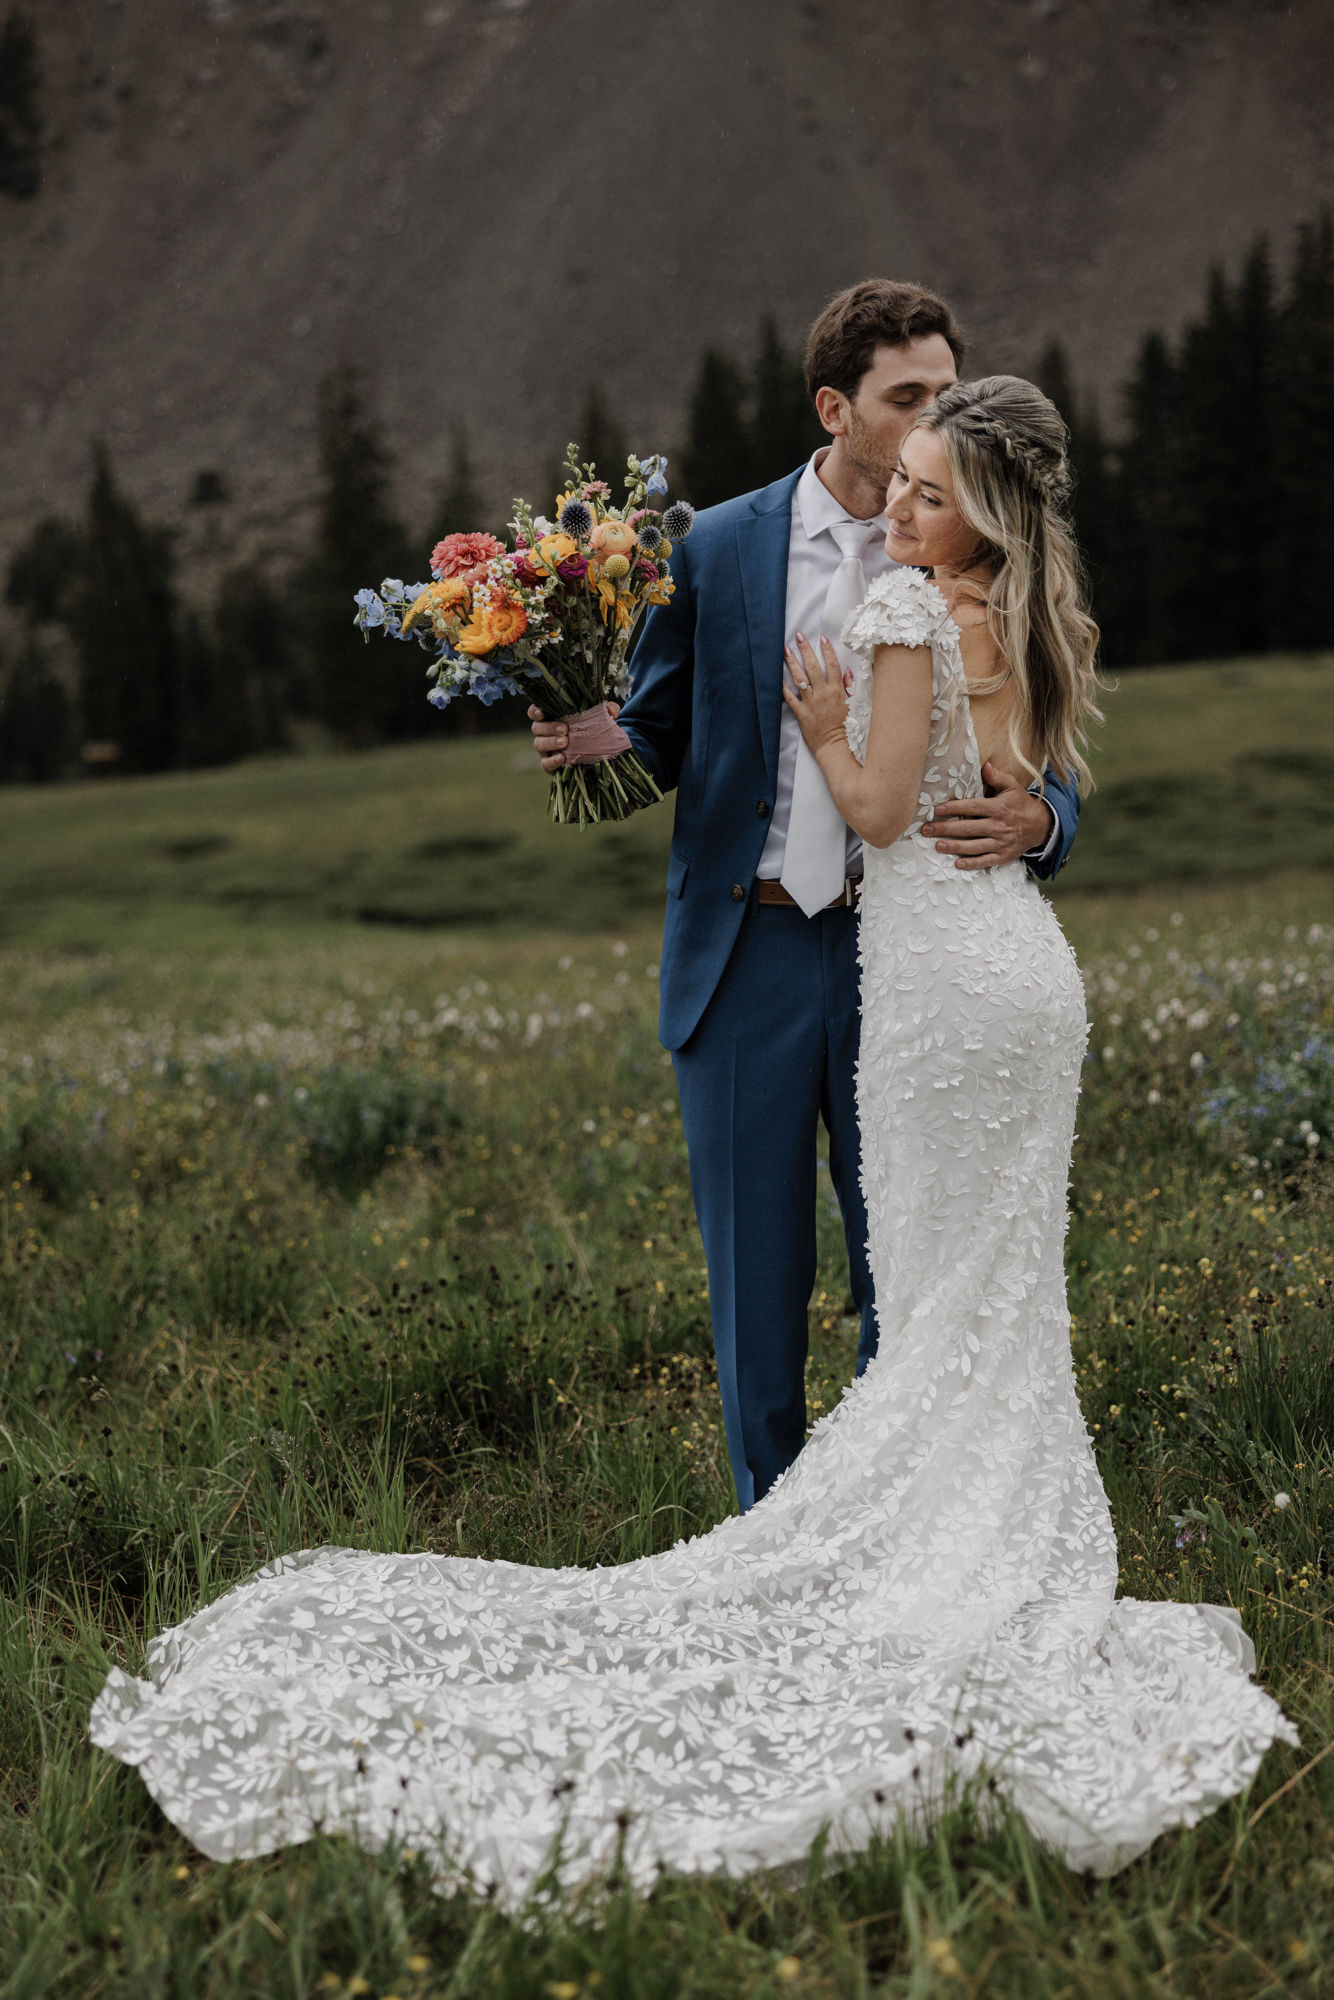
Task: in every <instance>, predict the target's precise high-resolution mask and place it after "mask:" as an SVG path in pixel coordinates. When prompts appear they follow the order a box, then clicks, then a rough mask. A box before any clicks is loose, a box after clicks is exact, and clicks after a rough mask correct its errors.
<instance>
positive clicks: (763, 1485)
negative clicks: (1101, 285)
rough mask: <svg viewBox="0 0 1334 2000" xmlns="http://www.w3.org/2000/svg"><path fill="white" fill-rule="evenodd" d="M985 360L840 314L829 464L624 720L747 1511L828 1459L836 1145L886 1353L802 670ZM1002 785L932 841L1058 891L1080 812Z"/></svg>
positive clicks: (701, 528)
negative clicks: (820, 1377) (789, 1476)
mask: <svg viewBox="0 0 1334 2000" xmlns="http://www.w3.org/2000/svg"><path fill="white" fill-rule="evenodd" d="M963 353H964V342H963V335H962V334H961V332H960V330H959V327H958V325H957V323H956V321H955V319H954V315H953V313H952V312H951V311H950V308H949V307H948V306H947V305H946V304H945V302H944V300H943V299H939V298H936V297H935V296H934V295H933V294H932V293H930V292H927V291H923V290H922V288H921V287H920V286H918V285H911V284H898V283H893V282H891V281H889V280H887V279H869V280H867V281H866V282H865V283H863V284H859V285H854V286H852V287H851V288H850V289H849V290H847V291H845V292H841V293H839V295H838V296H837V297H836V298H834V299H832V300H831V301H830V303H829V304H828V305H827V306H826V307H825V309H824V311H823V312H822V313H821V314H820V317H819V318H818V319H817V320H816V322H815V324H814V326H813V327H812V328H811V332H810V337H809V340H808V342H807V346H806V382H807V387H808V389H809V390H810V393H811V395H812V397H813V398H814V401H815V408H816V411H817V413H818V415H819V418H820V422H821V424H822V425H823V426H824V429H825V430H826V431H827V432H828V433H829V436H830V439H831V443H830V444H829V445H827V446H825V447H823V448H822V449H821V450H820V451H817V452H816V454H815V456H814V458H812V460H811V461H810V463H809V464H808V465H805V466H801V467H799V468H798V469H797V470H796V471H795V472H792V473H790V474H789V475H788V476H787V477H786V478H785V479H779V480H776V481H775V483H774V484H773V485H772V486H766V487H764V488H763V489H762V490H761V491H760V492H758V493H748V494H745V495H744V496H743V497H742V498H741V499H739V500H729V501H727V502H725V503H724V504H723V505H722V506H719V507H711V508H708V509H707V510H706V511H705V512H703V513H701V514H700V515H699V516H698V518H697V520H696V523H695V528H694V532H693V533H692V535H691V537H690V539H689V541H687V542H682V543H681V544H679V545H678V547H677V548H676V550H675V551H674V553H673V555H672V558H671V567H672V576H673V579H674V581H675V585H676V591H675V595H674V596H673V598H672V599H671V602H670V603H669V604H667V605H664V606H662V607H661V608H660V609H658V610H655V611H653V612H651V613H650V615H649V617H648V620H647V621H646V624H645V627H644V632H643V637H642V640H641V643H640V645H639V647H638V649H637V650H636V653H635V656H634V662H633V676H632V678H633V685H632V692H631V694H630V698H629V700H628V701H627V703H626V705H625V707H624V709H623V710H622V711H621V714H620V717H619V721H620V724H621V727H622V728H623V730H624V732H625V737H626V744H627V747H628V746H633V748H634V749H635V750H636V751H637V752H638V754H639V756H640V757H641V758H642V759H643V762H644V763H645V764H646V765H647V767H648V769H649V770H650V771H651V772H652V773H653V776H654V778H655V779H656V781H657V783H658V784H659V786H660V787H661V788H662V790H663V791H664V792H666V791H669V790H670V789H671V788H672V787H673V786H675V788H676V792H677V801H676V823H675V829H674V832H673V836H672V847H671V859H670V862H669V864H668V869H667V920H666V928H665V933H664V937H663V946H662V975H661V978H662V985H661V1019H660V1034H661V1039H662V1042H663V1044H664V1046H665V1047H666V1048H668V1049H670V1050H671V1052H672V1060H673V1063H674V1065H675V1068H676V1076H677V1084H678V1088H679V1090H680V1094H681V1113H682V1119H683V1122H684V1126H685V1136H686V1145H687V1148H688V1150H689V1154H690V1183H691V1190H692V1192H693V1194H694V1199H695V1210H696V1214H697V1215H698V1217H699V1226H700V1234H701V1236H702V1237H703V1239H704V1254H705V1257H706V1259H707V1262H708V1268H709V1299H710V1304H711V1308H712V1314H713V1335H714V1344H715V1347H716V1350H717V1356H718V1381H719V1387H720V1390H721V1393H722V1404H723V1415H724V1418H725V1421H726V1426H727V1444H728V1450H729V1452H730V1454H731V1459H732V1470H733V1473H734V1475H735V1477H736V1487H737V1496H738V1499H739V1500H740V1503H741V1507H742V1510H743V1511H744V1510H745V1509H746V1508H748V1507H750V1506H751V1505H753V1503H754V1502H755V1501H756V1500H758V1499H759V1498H760V1497H761V1496H762V1495H763V1494H764V1493H766V1492H767V1491H768V1489H769V1487H770V1486H772V1484H773V1482H774V1480H775V1479H777V1478H778V1476H779V1474H780V1473H781V1472H783V1471H784V1470H785V1469H786V1468H787V1467H788V1466H789V1465H790V1464H791V1463H792V1461H793V1459H794V1458H795V1457H796V1456H797V1453H798V1452H799V1451H800V1450H801V1447H802V1444H803V1443H804V1441H805V1436H806V1394H805V1363H806V1348H807V1315H808V1311H809V1303H810V1295H811V1290H812V1287H813V1285H814V1282H815V1267H816V1236H815V1212H816V1135H817V1128H818V1124H819V1122H820V1121H821V1120H823V1122H824V1125H825V1128H826V1130H827V1132H828V1134H829V1168H830V1174H831V1176H832V1179H833V1183H834V1190H835V1193H836V1194H837V1196H838V1202H839V1207H840V1210H841V1212H842V1217H843V1227H844V1232H845V1235H846V1238H847V1248H848V1267H849V1277H850V1281H851V1289H852V1296H853V1299H854V1301H855V1303H856V1306H857V1308H858V1310H859V1312H860V1314H861V1342H860V1346H859V1349H858V1357H857V1372H858V1374H860V1373H861V1371H862V1369H863V1368H864V1367H865V1366H866V1364H867V1362H868V1361H869V1360H870V1358H871V1356H872V1355H873V1354H874V1352H875V1345H876V1322H875V1302H874V1299H873V1296H872V1288H871V1274H870V1271H869V1269H868V1267H867V1262H866V1237H867V1227H866V1212H865V1208H864V1205H863V1202H862V1195H861V1187H860V1184H859V1178H858V1162H859V1143H860V1142H859V1136H858V1129H857V1108H856V1095H855V1065H856V1060H857V1045H858V1033H859V1006H858V997H859V974H858V965H857V913H856V906H857V899H858V896H859V893H860V888H861V872H862V857H861V844H860V842H859V841H858V839H857V837H856V835H855V834H854V833H853V832H852V830H851V828H849V827H848V826H847V825H846V824H845V823H844V821H843V820H842V819H841V818H840V817H839V814H838V812H837V810H836V808H835V806H834V803H833V800H832V799H831V798H830V795H829V791H828V787H827V786H826V784H825V781H824V778H823V777H822V775H821V773H820V769H819V766H818V764H817V763H816V762H815V759H814V758H813V757H812V756H811V753H810V752H809V750H807V748H806V746H805V744H804V742H803V741H802V738H801V732H800V730H799V729H798V727H797V725H796V722H795V721H794V719H793V717H792V715H791V713H790V711H789V710H788V709H787V708H786V707H785V706H784V703H783V701H782V698H781V695H780V692H779V690H780V684H781V680H782V672H783V647H784V644H785V643H788V642H791V641H792V640H793V638H794V637H795V635H796V634H797V633H798V632H802V633H805V634H806V636H807V637H808V638H810V639H812V640H818V638H819V637H820V635H821V634H822V633H825V634H827V635H828V636H829V637H830V638H831V639H832V640H835V641H837V640H838V638H839V635H840V632H841V628H842V624H843V620H844V618H845V617H846V615H847V613H848V612H849V611H850V610H851V609H852V608H853V607H854V606H855V605H857V604H859V603H860V602H861V600H862V598H863V597H864V595H865V593H866V587H867V585H868V584H869V583H870V582H871V581H872V580H873V579H874V578H875V577H877V576H880V575H882V574H884V572H885V571H886V570H888V569H891V568H893V567H894V565H893V564H891V562H890V561H889V558H888V557H887V556H886V554H885V550H884V538H885V530H886V525H887V524H886V521H885V516H884V508H885V493H886V488H887V486H888V484H889V478H890V474H891V472H892V470H893V467H894V463H895V460H896V458H897V456H898V450H899V444H900V442H901V440H902V438H903V435H904V433H905V432H906V430H907V429H908V427H909V425H910V424H911V423H912V421H913V419H914V418H915V417H916V416H917V414H918V412H919V411H920V410H921V409H922V408H923V407H924V406H925V405H926V404H927V403H929V402H930V401H931V400H932V398H933V397H934V396H936V395H937V394H938V393H939V392H940V390H942V389H943V388H945V387H946V386H947V385H948V384H949V383H951V382H953V381H954V380H955V379H956V371H957V369H958V367H959V364H960V363H961V362H962V360H963ZM529 714H530V716H531V717H532V718H533V735H534V738H535V739H536V748H537V750H538V753H539V755H540V756H541V759H542V766H543V769H544V770H547V771H552V770H556V769H558V768H559V767H560V765H561V763H562V761H563V756H562V753H563V751H564V749H565V747H566V742H567V731H566V725H565V723H563V722H549V721H546V720H545V719H544V718H543V717H542V715H541V711H540V710H538V709H535V708H534V709H530V710H529ZM983 775H984V777H985V779H986V781H987V784H988V786H989V788H990V789H991V791H992V793H993V796H991V797H989V798H986V799H964V800H958V801H956V802H954V804H953V805H951V806H950V807H949V809H948V811H942V812H938V814H937V817H936V819H935V820H934V821H933V822H931V823H930V824H928V825H926V826H924V827H923V828H922V837H923V838H925V839H931V840H934V841H935V843H936V846H937V849H938V851H939V852H941V853H943V854H952V855H955V856H956V857H957V859H956V861H955V866H956V867H959V868H994V867H997V866H998V865H999V864H1000V863H1002V862H1006V861H1015V860H1019V859H1023V860H1025V861H1027V862H1028V864H1029V865H1030V867H1032V869H1033V870H1034V872H1035V873H1036V874H1038V875H1040V876H1043V877H1049V876H1052V875H1054V874H1055V873H1056V871H1057V870H1058V869H1059V868H1060V867H1061V866H1062V864H1063V863H1064V861H1065V859H1066V856H1067V855H1068V853H1069V851H1070V845H1071V842H1072V841H1073V839H1074V834H1075V826H1076V823H1077V820H1078V816H1079V800H1078V796H1077V794H1076V793H1075V792H1074V791H1073V789H1072V788H1070V787H1067V786H1065V785H1062V784H1060V783H1059V782H1058V781H1057V780H1056V779H1055V778H1054V777H1053V775H1052V774H1051V773H1050V772H1048V774H1047V796H1046V799H1045V800H1044V799H1042V798H1038V797H1037V796H1036V795H1034V794H1033V793H1031V792H1029V791H1027V790H1026V789H1025V788H1024V786H1023V785H1022V784H1021V782H1020V781H1019V779H1018V778H1016V777H1015V776H1013V774H1011V773H1009V772H1005V771H999V770H996V769H994V768H993V767H992V766H990V765H987V766H985V767H984V772H983Z"/></svg>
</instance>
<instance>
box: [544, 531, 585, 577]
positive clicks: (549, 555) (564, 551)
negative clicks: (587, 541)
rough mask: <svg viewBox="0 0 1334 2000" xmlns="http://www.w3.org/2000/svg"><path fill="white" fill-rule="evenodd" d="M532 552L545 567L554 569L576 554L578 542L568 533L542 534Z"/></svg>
mask: <svg viewBox="0 0 1334 2000" xmlns="http://www.w3.org/2000/svg"><path fill="white" fill-rule="evenodd" d="M533 553H534V555H535V556H536V557H537V559H538V561H539V562H540V563H542V564H543V566H544V567H545V568H546V569H548V570H554V569H558V568H559V567H560V565H561V564H562V563H563V562H568V560H569V558H570V557H571V556H577V555H578V553H579V544H578V543H577V542H574V541H571V539H570V537H569V536H568V535H543V537H542V539H541V541H540V542H539V543H538V545H537V547H536V549H535V550H534V551H533Z"/></svg>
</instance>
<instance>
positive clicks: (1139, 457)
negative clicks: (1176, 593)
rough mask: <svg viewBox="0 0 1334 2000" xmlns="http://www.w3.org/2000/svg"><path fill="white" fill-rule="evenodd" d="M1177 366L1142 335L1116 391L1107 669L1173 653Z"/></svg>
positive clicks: (1154, 338) (1164, 348)
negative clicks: (1120, 424) (1118, 417)
mask: <svg viewBox="0 0 1334 2000" xmlns="http://www.w3.org/2000/svg"><path fill="white" fill-rule="evenodd" d="M1177 384H1178V377H1177V369H1176V365H1175V363H1174V361H1173V359H1172V355H1171V351H1170V349H1169V348H1168V345H1167V342H1166V341H1165V340H1164V339H1163V336H1162V335H1161V334H1160V333H1149V334H1146V335H1145V337H1144V339H1143V341H1142V342H1141V343H1140V350H1139V359H1138V361H1137V363H1136V366H1135V370H1134V372H1133V374H1132V375H1131V377H1130V380H1129V381H1128V382H1127V383H1126V385H1125V388H1124V390H1123V392H1122V396H1123V403H1124V411H1125V435H1124V438H1123V441H1122V444H1121V448H1120V450H1119V452H1118V453H1117V456H1116V463H1115V469H1114V472H1113V475H1112V479H1111V482H1110V485H1111V511H1112V513H1113V514H1114V516H1115V520H1116V524H1117V532H1116V539H1115V541H1114V543H1113V544H1112V546H1111V548H1110V550H1109V563H1108V568H1109V575H1108V583H1109V585H1110V586H1111V592H1110V594H1111V603H1110V604H1109V606H1108V608H1107V611H1106V613H1105V621H1106V626H1107V659H1108V661H1109V663H1110V664H1111V665H1114V666H1131V665H1135V664H1137V663H1139V662H1146V663H1153V664H1158V663H1160V662H1161V661H1164V660H1168V659H1170V658H1171V657H1172V653H1171V644H1170V633H1169V625H1168V607H1167V593H1168V585H1169V576H1170V565H1171V562H1172V559H1173V554H1174V515H1173V508H1174V504H1175V486H1176V480H1175V468H1176V457H1175V450H1176V435H1177V421H1178V416H1179V402H1178V393H1177Z"/></svg>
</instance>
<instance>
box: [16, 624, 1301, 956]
mask: <svg viewBox="0 0 1334 2000" xmlns="http://www.w3.org/2000/svg"><path fill="white" fill-rule="evenodd" d="M1105 707H1106V714H1107V721H1106V723H1105V725H1104V726H1103V728H1102V729H1101V730H1100V731H1099V738H1100V741H1099V743H1098V745H1097V746H1096V748H1095V751H1094V755H1093V763H1094V769H1095V773H1096V775H1097V779H1098V787H1097V790H1096V791H1095V792H1094V793H1093V794H1092V796H1091V797H1090V799H1089V800H1088V801H1087V803H1086V806H1085V809H1084V813H1083V816H1082V820H1081V826H1080V834H1079V842H1078V846H1077V848H1076V853H1075V858H1074V860H1073V861H1072V863H1071V865H1070V867H1069V868H1068V869H1067V870H1066V872H1065V873H1064V874H1063V875H1062V876H1061V878H1060V881H1059V883H1058V885H1057V894H1058V897H1059V899H1060V900H1061V901H1062V902H1065V901H1067V900H1069V898H1071V897H1075V898H1078V897H1079V896H1080V895H1081V893H1082V892H1084V891H1088V890H1099V891H1102V890H1108V889H1131V890H1133V889H1142V888H1154V887H1158V886H1163V885H1166V884H1181V883H1183V882H1192V883H1201V882H1209V881H1214V882H1230V883H1233V884H1239V883H1240V882H1242V881H1243V880H1244V879H1245V878H1252V879H1253V878H1256V877H1263V876H1266V875H1271V874H1274V873H1275V872H1278V871H1282V870H1291V869H1308V870H1316V871H1321V876H1322V886H1321V887H1320V889H1319V890H1318V891H1316V892H1315V894H1316V895H1317V896H1318V897H1319V898H1320V899H1322V900H1323V901H1324V902H1325V903H1326V904H1328V905H1329V906H1330V907H1331V908H1334V786H1332V785H1331V779H1332V778H1334V656H1330V655H1325V656H1315V657H1308V658H1290V659H1284V658H1281V657H1280V658H1268V659H1264V660H1257V661H1234V662H1230V663H1228V664H1226V665H1223V666H1189V667H1172V668H1160V669H1157V670H1156V671H1154V672H1152V673H1138V674H1125V675H1122V676H1121V677H1120V678H1119V681H1118V683H1117V684H1116V685H1114V686H1113V687H1112V688H1110V689H1109V691H1108V694H1107V697H1106V702H1105ZM1242 745H1244V746H1246V748H1245V751H1244V754H1242V755H1239V754H1238V746H1242ZM1298 746H1300V747H1298ZM544 799H545V782H544V780H543V778H542V775H541V773H540V771H539V770H538V769H537V766H536V763H535V761H534V759H533V757H532V754H531V751H530V749H529V748H528V747H526V744H525V741H524V739H522V738H520V737H516V736H493V737H481V738H479V737H474V738H471V739H466V738H460V737H454V738H448V739H447V738H444V737H441V738H439V739H437V740H436V741H434V742H423V743H416V744H411V745H404V746H401V747H395V748H384V749H379V750H375V751H371V752H367V753H364V754H361V755H348V754H330V753H324V754H320V755H315V756H307V757H297V758H255V759H252V760H250V761H249V762H247V763H243V764H235V765H231V766H229V767H228V768H226V769H224V770H217V771H204V772H196V773H184V772H173V773H170V774H168V775H166V776H163V777H157V778H135V779H127V780H119V781H117V780H111V781H107V782H103V783H96V782H88V783H84V784H80V785H43V786H32V787H26V786H18V785H10V786H5V787H4V788H3V789H0V949H6V948H9V947H21V946H25V945H34V944H49V945H52V946H55V947H65V948H67V947H71V946H74V947H77V948H80V949H81V948H84V947H87V948H89V949H95V948H98V947H100V946H102V945H106V944H110V943H111V942H112V941H113V940H114V941H118V942H119V943H120V944H121V945H126V946H128V945H131V944H139V945H142V946H143V947H144V948H145V949H146V950H147V951H148V952H149V954H150V956H151V954H152V952H153V951H156V950H158V949H159V948H165V947H166V946H167V945H168V944H169V945H170V947H171V949H173V950H176V949H180V948H184V947H186V946H188V945H189V944H190V942H191V941H194V944H195V945H196V947H197V948H199V949H200V950H201V952H206V951H208V950H212V949H213V948H215V947H218V946H221V945H223V944H227V945H230V946H232V947H238V946H239V947H240V948H241V949H242V950H245V949H248V948H249V947H248V944H247V940H254V939H256V938H257V937H258V936H259V934H260V933H261V932H267V933H268V934H269V935H270V936H274V935H285V934H287V933H288V932H291V933H292V934H293V935H294V936H295V934H296V933H297V932H298V931H299V932H301V933H303V934H304V933H305V932H307V931H313V930H321V929H325V928H326V927H327V926H329V925H333V926H336V927H339V929H338V931H337V932H336V933H335V934H341V935H344V936H346V935H347V934H348V931H347V926H348V925H349V924H353V925H356V924H373V925H378V926H386V925H387V926H391V927H398V928H403V927H407V928H410V929H411V928H421V929H424V930H426V931H428V932H435V933H436V934H442V933H449V934H459V933H462V934H465V935H466V934H468V933H470V932H475V931H476V930H478V929H479V928H486V929H490V928H492V927H494V926H496V925H500V926H502V927H503V928H504V929H505V930H506V931H507V932H510V933H517V932H531V931H535V930H544V929H549V928H551V927H552V924H553V921H554V922H556V924H557V926H558V927H559V928H561V929H567V930H570V931H580V930H613V931H615V930H619V929H622V928H624V927H626V926H630V927H632V928H633V927H634V926H635V925H643V926H652V925H654V924H656V923H658V922H659V921H660V918H661V914H662V897H663V887H662V885H663V879H664V875H665V871H666V860H667V843H668V840H669V838H670V834H671V826H672V807H671V804H670V803H668V804H666V805H664V806H662V807H660V808H655V809H654V810H652V811H650V812H645V813H639V814H637V815H636V816H635V817H634V818H633V819H631V820H630V821H629V822H628V823H627V824H626V825H625V826H621V827H603V828H601V829H598V830H597V831H595V832H589V833H577V832H572V831H570V830H569V829H568V828H557V827H553V826H552V825H550V824H549V823H548V822H547V821H546V820H545V819H544V818H543V804H544ZM553 912H558V913H559V915H558V917H557V918H555V919H553V914H552V913H553Z"/></svg>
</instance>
